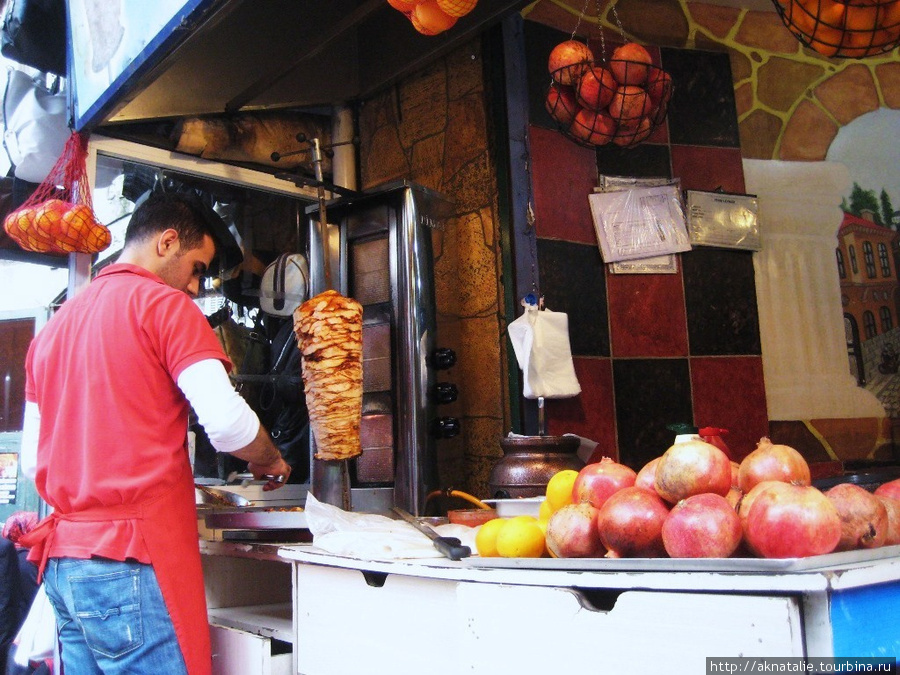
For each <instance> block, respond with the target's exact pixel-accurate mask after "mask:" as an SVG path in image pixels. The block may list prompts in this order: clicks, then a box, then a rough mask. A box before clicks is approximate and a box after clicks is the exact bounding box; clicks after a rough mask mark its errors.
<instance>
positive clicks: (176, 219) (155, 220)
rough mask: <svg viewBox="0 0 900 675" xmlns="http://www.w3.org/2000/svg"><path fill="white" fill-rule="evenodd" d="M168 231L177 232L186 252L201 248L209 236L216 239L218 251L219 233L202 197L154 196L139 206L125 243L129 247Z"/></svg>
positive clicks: (187, 195) (133, 215)
mask: <svg viewBox="0 0 900 675" xmlns="http://www.w3.org/2000/svg"><path fill="white" fill-rule="evenodd" d="M169 228H171V229H173V230H175V231H176V232H177V233H178V238H179V240H181V243H182V245H183V246H184V247H185V249H193V248H197V247H199V246H200V245H201V244H202V243H203V236H204V235H207V234H208V235H209V236H210V237H212V238H213V241H214V242H216V247H217V248H218V241H217V237H216V233H215V232H214V231H213V228H212V225H211V223H210V221H209V218H208V217H207V215H206V212H205V210H204V207H203V204H202V202H201V201H200V198H199V197H197V196H196V195H192V194H186V193H174V192H157V193H154V194H151V195H150V196H149V197H147V199H146V200H144V201H143V202H142V203H140V204H139V205H138V207H137V208H136V209H135V210H134V213H132V214H131V220H130V221H129V223H128V228H127V229H126V230H125V243H126V245H127V244H129V243H131V242H132V241H142V240H144V239H146V238H147V237H150V236H152V235H153V234H155V233H158V232H162V231H163V230H167V229H169Z"/></svg>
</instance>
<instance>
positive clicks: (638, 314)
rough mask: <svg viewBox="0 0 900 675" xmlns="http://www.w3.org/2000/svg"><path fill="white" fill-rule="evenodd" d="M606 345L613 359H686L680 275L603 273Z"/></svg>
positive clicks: (682, 292) (684, 322) (684, 319)
mask: <svg viewBox="0 0 900 675" xmlns="http://www.w3.org/2000/svg"><path fill="white" fill-rule="evenodd" d="M606 289H607V290H606V296H607V303H608V304H609V324H610V344H611V350H612V355H613V356H614V357H617V358H623V357H628V358H634V357H639V358H644V357H654V356H687V355H688V338H687V319H686V318H685V317H686V315H685V310H684V290H683V288H682V282H681V274H680V272H679V273H678V274H607V275H606Z"/></svg>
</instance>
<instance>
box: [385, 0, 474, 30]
mask: <svg viewBox="0 0 900 675" xmlns="http://www.w3.org/2000/svg"><path fill="white" fill-rule="evenodd" d="M387 1H388V4H389V5H390V6H391V7H393V8H394V9H396V10H397V11H398V12H401V13H403V14H404V15H405V16H406V18H407V19H409V20H410V21H411V22H412V25H413V28H415V29H416V30H417V31H419V32H420V33H421V34H422V35H437V34H438V33H443V32H444V31H445V30H448V29H450V28H453V26H454V25H455V24H456V21H457V20H458V19H460V18H461V17H464V16H465V15H466V14H468V13H469V12H471V11H472V10H473V9H475V5H477V4H478V0H387Z"/></svg>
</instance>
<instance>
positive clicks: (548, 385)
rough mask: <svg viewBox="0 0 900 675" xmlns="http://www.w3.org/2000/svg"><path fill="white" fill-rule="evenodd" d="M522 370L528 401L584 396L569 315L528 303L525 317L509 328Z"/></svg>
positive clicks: (514, 322) (521, 317) (525, 394)
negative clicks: (574, 356)
mask: <svg viewBox="0 0 900 675" xmlns="http://www.w3.org/2000/svg"><path fill="white" fill-rule="evenodd" d="M507 330H508V332H509V341H510V342H511V343H512V346H513V350H514V351H515V353H516V359H517V360H518V361H519V367H520V368H521V369H522V375H523V380H524V386H523V394H524V396H525V398H571V397H572V396H577V395H578V394H580V393H581V385H579V384H578V377H577V376H576V375H575V365H574V363H573V362H572V347H571V345H570V344H569V315H568V314H566V313H564V312H551V311H550V310H547V309H538V307H537V305H532V304H528V303H525V313H524V314H523V315H522V316H520V317H519V318H518V319H516V320H515V321H513V322H512V323H510V324H509V327H508V329H507Z"/></svg>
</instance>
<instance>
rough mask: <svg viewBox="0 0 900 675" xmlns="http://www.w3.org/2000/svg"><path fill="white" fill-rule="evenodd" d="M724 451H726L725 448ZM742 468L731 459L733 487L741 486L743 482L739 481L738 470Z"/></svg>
mask: <svg viewBox="0 0 900 675" xmlns="http://www.w3.org/2000/svg"><path fill="white" fill-rule="evenodd" d="M720 449H721V448H720ZM722 452H724V450H723V451H722ZM740 468H741V465H740V464H738V463H737V462H735V461H734V460H731V487H736V488H739V487H740V486H741V484H740V483H739V482H738V470H739V469H740Z"/></svg>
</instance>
